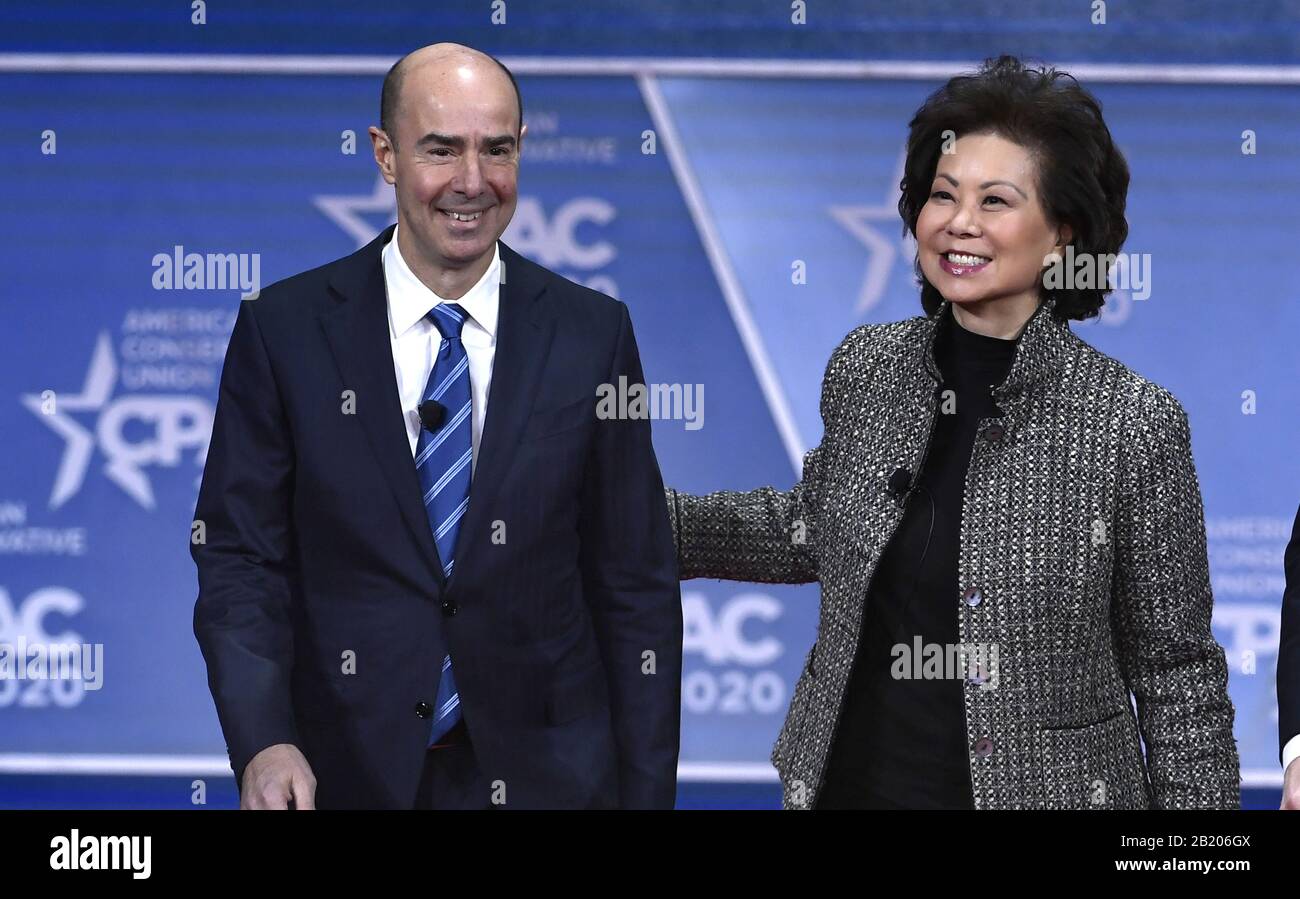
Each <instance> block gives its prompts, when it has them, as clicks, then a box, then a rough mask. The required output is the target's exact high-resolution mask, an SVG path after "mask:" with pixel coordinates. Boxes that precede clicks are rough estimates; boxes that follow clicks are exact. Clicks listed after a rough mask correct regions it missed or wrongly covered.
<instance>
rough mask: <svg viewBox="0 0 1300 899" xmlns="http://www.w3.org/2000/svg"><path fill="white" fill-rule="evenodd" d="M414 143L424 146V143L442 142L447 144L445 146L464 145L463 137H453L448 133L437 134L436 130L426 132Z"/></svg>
mask: <svg viewBox="0 0 1300 899" xmlns="http://www.w3.org/2000/svg"><path fill="white" fill-rule="evenodd" d="M415 143H416V146H424V145H425V144H442V145H443V146H447V147H463V146H465V140H464V138H460V137H453V136H452V135H450V134H439V133H438V132H436V131H430V132H429V133H428V134H426V135H425V136H424V137H422V138H420V139H419V140H417V141H416V142H415Z"/></svg>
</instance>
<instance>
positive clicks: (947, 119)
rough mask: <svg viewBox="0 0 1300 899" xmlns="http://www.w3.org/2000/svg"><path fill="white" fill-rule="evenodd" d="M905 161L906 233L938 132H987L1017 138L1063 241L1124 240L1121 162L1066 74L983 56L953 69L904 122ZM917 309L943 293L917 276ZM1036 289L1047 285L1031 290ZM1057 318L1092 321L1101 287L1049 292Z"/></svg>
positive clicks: (931, 305) (1087, 244)
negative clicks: (966, 71) (969, 69)
mask: <svg viewBox="0 0 1300 899" xmlns="http://www.w3.org/2000/svg"><path fill="white" fill-rule="evenodd" d="M909 128H910V133H909V134H908V138H907V160H906V162H905V165H904V169H903V180H902V182H900V184H899V188H900V189H901V190H902V196H900V197H899V199H898V213H899V215H901V216H902V217H903V226H904V229H905V232H911V234H912V236H913V237H915V236H916V220H917V218H918V217H919V216H920V214H921V207H922V206H924V205H925V203H926V201H927V200H928V199H929V196H930V191H931V187H932V185H933V183H934V173H935V169H936V168H937V166H938V164H939V154H940V152H941V150H942V147H943V142H944V138H945V137H946V136H948V135H946V134H945V132H952V136H954V137H961V136H962V135H965V134H990V133H991V134H997V135H1000V136H1001V137H1003V138H1005V139H1007V140H1009V141H1011V142H1013V143H1016V144H1019V145H1020V146H1022V147H1024V148H1025V149H1027V150H1029V152H1030V153H1031V154H1032V156H1033V157H1034V159H1035V161H1036V162H1037V165H1038V184H1037V186H1038V192H1039V196H1040V197H1041V199H1042V204H1043V211H1044V212H1045V213H1046V215H1047V219H1048V221H1049V222H1051V223H1052V224H1053V225H1062V224H1068V225H1069V226H1070V228H1071V229H1072V230H1073V232H1074V234H1073V238H1072V239H1071V241H1070V244H1071V245H1072V246H1073V247H1074V253H1075V255H1076V257H1077V256H1078V255H1079V254H1081V253H1090V254H1107V255H1109V254H1113V253H1118V252H1119V250H1120V248H1121V247H1122V246H1123V245H1124V240H1125V239H1126V238H1127V237H1128V221H1127V220H1126V219H1125V218H1124V204H1125V201H1126V199H1127V196H1128V181H1129V173H1128V163H1127V162H1125V161H1124V155H1123V154H1122V153H1120V151H1119V148H1118V147H1116V146H1115V142H1114V140H1113V139H1112V138H1111V136H1110V129H1109V128H1107V127H1106V122H1105V121H1104V120H1103V119H1102V116H1101V103H1100V102H1098V100H1097V98H1096V97H1094V96H1093V95H1092V94H1091V93H1089V92H1088V91H1087V90H1085V89H1084V88H1083V87H1081V86H1080V85H1079V83H1078V82H1077V81H1076V80H1075V79H1074V78H1073V77H1072V76H1071V75H1069V74H1068V73H1066V72H1061V71H1058V70H1056V69H1054V68H1046V67H1038V68H1033V67H1027V66H1025V64H1024V63H1022V62H1021V61H1020V60H1019V59H1017V58H1016V57H1014V56H999V57H998V58H997V59H988V60H985V62H984V64H983V66H981V67H980V69H979V71H978V72H976V73H974V74H972V75H959V76H957V77H955V78H952V79H951V80H949V81H948V83H947V84H945V85H944V86H943V87H941V88H939V89H938V90H937V91H935V92H934V93H933V94H931V95H930V96H929V97H928V98H927V99H926V101H925V103H923V104H922V105H921V108H920V109H918V110H917V111H916V115H915V116H913V117H912V121H911V123H910V125H909ZM915 265H916V275H917V279H918V281H919V283H920V285H921V306H922V308H924V309H925V313H926V315H933V314H934V313H935V311H936V310H938V308H939V306H940V304H941V303H942V302H943V297H942V296H941V295H940V293H939V291H938V290H936V289H935V287H934V285H932V284H931V283H930V282H929V281H927V280H926V279H925V276H924V275H923V274H922V273H921V262H920V258H919V256H918V258H917V259H916V260H915ZM1040 291H1041V292H1042V293H1043V294H1044V295H1046V293H1048V292H1049V291H1047V290H1046V288H1043V287H1041V285H1040ZM1050 293H1052V294H1053V295H1054V296H1055V299H1056V306H1055V309H1054V314H1055V315H1056V316H1057V317H1059V318H1061V319H1062V320H1064V319H1068V318H1072V319H1078V320H1083V319H1087V318H1092V317H1093V316H1095V315H1097V313H1098V312H1099V311H1100V309H1101V306H1102V303H1103V302H1104V299H1105V296H1106V294H1107V293H1109V289H1108V288H1107V287H1105V286H1102V287H1094V288H1087V289H1061V290H1053V291H1050Z"/></svg>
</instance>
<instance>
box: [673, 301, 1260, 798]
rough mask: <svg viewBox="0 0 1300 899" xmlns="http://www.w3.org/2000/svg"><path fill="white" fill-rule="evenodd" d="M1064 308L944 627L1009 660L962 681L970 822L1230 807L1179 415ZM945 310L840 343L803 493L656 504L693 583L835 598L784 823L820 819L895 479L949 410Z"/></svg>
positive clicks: (981, 458)
mask: <svg viewBox="0 0 1300 899" xmlns="http://www.w3.org/2000/svg"><path fill="white" fill-rule="evenodd" d="M1053 307H1054V302H1053V300H1052V299H1050V298H1048V299H1047V300H1045V301H1043V302H1042V303H1041V304H1040V305H1039V307H1038V309H1037V310H1036V311H1035V312H1034V314H1033V316H1032V317H1031V318H1030V319H1029V321H1028V322H1027V323H1026V325H1025V328H1024V330H1023V332H1022V336H1021V339H1020V343H1019V345H1018V347H1017V349H1016V353H1015V358H1014V359H1013V361H1012V364H1011V368H1010V371H1009V373H1008V375H1007V378H1006V380H1005V381H1004V382H1003V383H1002V384H1001V385H997V386H996V387H995V388H994V389H993V391H992V393H993V398H994V401H995V403H996V406H997V409H998V411H999V412H1001V413H1002V415H1001V417H1000V418H986V419H982V420H981V421H980V423H979V430H978V431H977V436H976V438H975V445H974V448H973V450H972V452H971V459H970V466H969V470H968V472H967V476H966V486H965V493H964V500H963V509H962V521H961V537H960V550H959V558H958V591H959V592H958V594H957V595H954V596H953V597H952V598H951V602H952V614H954V615H956V616H958V621H959V627H960V635H961V643H962V644H963V645H967V646H984V647H991V646H996V664H997V670H996V672H994V673H995V674H996V676H995V677H988V676H982V677H968V676H966V669H965V668H963V669H962V675H961V676H963V678H964V684H963V689H964V696H965V700H964V705H965V718H966V735H967V746H968V761H969V765H970V778H971V786H972V792H973V795H974V801H975V808H977V809H1022V808H1023V809H1031V808H1033V809H1037V808H1046V809H1110V808H1114V809H1133V808H1238V807H1239V805H1240V769H1239V762H1238V756H1237V747H1236V743H1235V741H1234V739H1233V735H1232V723H1233V707H1232V702H1231V700H1230V699H1229V697H1228V672H1227V666H1226V663H1225V658H1224V653H1223V649H1222V648H1221V647H1220V646H1219V644H1218V643H1217V642H1216V641H1215V639H1214V636H1213V635H1212V634H1211V632H1210V614H1211V609H1212V604H1213V599H1212V596H1211V592H1210V580H1209V571H1208V565H1207V560H1206V549H1205V521H1204V513H1203V510H1202V505H1201V494H1200V487H1199V485H1198V482H1197V477H1196V470H1195V468H1194V466H1193V462H1192V452H1191V439H1190V433H1189V429H1188V423H1187V416H1186V414H1185V413H1184V411H1183V408H1182V406H1181V405H1180V404H1179V402H1178V401H1177V400H1176V399H1175V398H1174V397H1173V395H1172V394H1170V393H1169V392H1168V391H1167V390H1165V389H1163V388H1161V387H1159V386H1157V385H1156V384H1153V383H1151V382H1150V381H1147V380H1145V379H1143V378H1142V377H1140V376H1138V375H1137V374H1135V373H1134V372H1132V371H1131V370H1129V369H1128V368H1126V367H1125V366H1124V365H1122V364H1121V363H1119V362H1117V361H1115V360H1114V359H1111V358H1110V357H1108V356H1106V355H1104V354H1103V353H1101V352H1100V351H1098V350H1096V349H1094V348H1093V347H1091V346H1089V345H1088V344H1087V343H1085V342H1084V341H1083V340H1081V339H1080V338H1079V337H1078V336H1076V335H1075V334H1074V333H1073V332H1072V331H1071V330H1070V328H1069V325H1068V322H1065V321H1061V320H1058V319H1056V318H1055V317H1054V316H1053V315H1052V310H1053ZM951 315H952V312H951V307H950V304H948V303H946V302H945V303H943V304H942V305H941V307H940V308H939V310H938V311H937V312H936V313H935V314H934V315H932V316H929V317H917V318H913V319H909V320H907V321H902V322H894V323H889V324H873V325H864V326H862V327H859V328H857V329H856V330H854V331H853V332H852V333H850V334H849V335H848V337H847V338H845V340H844V341H843V343H841V344H840V346H839V347H838V348H837V349H836V350H835V352H834V353H833V354H832V356H831V359H830V362H829V363H828V365H827V367H826V374H825V378H824V380H823V382H822V396H821V416H822V422H823V425H824V432H823V437H822V440H821V444H820V445H819V446H817V447H816V448H815V449H813V450H812V451H811V452H809V453H808V454H807V455H806V456H805V458H804V463H803V473H802V477H801V479H800V481H799V483H798V484H796V485H795V486H794V487H793V489H791V490H788V491H784V492H782V491H778V490H774V489H772V488H771V487H763V488H760V489H758V490H753V491H750V492H745V493H738V492H730V491H727V492H720V493H712V494H709V495H707V496H690V495H686V494H681V493H677V492H676V491H674V490H672V489H671V488H670V489H668V490H667V491H666V498H667V501H668V504H669V512H670V518H671V520H672V523H673V527H674V539H675V540H676V544H677V552H678V563H679V566H680V576H681V577H682V579H688V578H697V577H706V578H724V579H727V580H740V581H754V582H760V583H784V584H800V583H810V582H812V581H818V582H820V584H821V608H820V615H819V620H818V626H817V639H816V642H815V643H814V644H813V646H812V648H811V649H809V651H808V654H807V658H806V661H805V663H804V667H803V670H802V673H801V674H800V676H799V679H798V682H797V684H796V686H795V690H794V695H793V698H792V699H791V702H790V707H789V711H788V712H787V715H786V719H785V724H784V726H783V727H782V729H781V732H780V735H779V736H778V738H777V740H776V745H775V746H774V748H773V750H772V763H773V765H775V767H776V769H777V771H778V773H779V774H780V776H781V782H782V787H783V789H782V793H783V805H784V806H785V807H786V808H812V807H815V805H816V802H817V797H818V793H819V791H820V789H821V786H822V784H823V779H824V774H825V769H826V762H827V757H828V755H829V752H830V748H831V743H832V740H833V739H834V737H835V730H836V725H837V723H838V720H839V716H840V710H841V708H842V705H843V701H844V693H845V687H846V685H847V683H848V681H849V675H850V673H851V671H852V669H853V663H854V656H855V654H856V651H857V647H858V636H859V630H860V628H861V625H862V620H863V609H864V606H865V603H866V602H867V601H868V597H869V595H870V592H869V587H870V583H871V577H872V574H873V572H874V571H875V568H876V565H877V562H878V561H879V559H880V557H881V553H882V551H883V550H884V549H885V546H886V544H887V543H888V542H889V540H890V538H891V537H892V535H893V533H894V531H895V529H896V528H897V526H898V524H899V522H900V520H901V518H902V516H903V511H904V508H905V502H906V497H905V496H900V497H898V498H895V496H894V495H892V494H891V491H890V490H889V482H890V478H891V475H893V473H894V472H895V471H897V470H898V469H905V470H906V471H907V472H909V473H915V472H918V471H920V470H921V468H922V462H923V460H924V457H925V454H926V451H927V448H928V443H929V437H930V434H931V432H932V430H933V427H934V423H935V416H936V415H937V414H940V413H939V400H940V398H941V397H942V395H943V390H944V387H943V384H942V375H941V372H940V370H939V367H938V365H937V363H936V362H935V358H934V352H933V350H934V337H935V334H936V331H937V326H938V324H939V322H940V321H941V320H942V319H944V318H945V317H951ZM893 493H894V494H897V493H900V491H898V490H897V489H895V490H894V491H893ZM990 657H991V656H985V658H986V659H988V658H990ZM977 674H984V675H987V672H977ZM981 681H982V682H981ZM1135 704H1136V715H1135V713H1134V705H1135ZM1139 734H1140V736H1141V739H1142V740H1143V741H1144V742H1145V745H1146V752H1145V755H1144V754H1143V750H1142V745H1141V744H1140V743H1139Z"/></svg>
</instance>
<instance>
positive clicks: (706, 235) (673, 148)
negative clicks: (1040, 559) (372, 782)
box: [636, 75, 805, 478]
mask: <svg viewBox="0 0 1300 899" xmlns="http://www.w3.org/2000/svg"><path fill="white" fill-rule="evenodd" d="M636 83H637V87H639V88H640V89H641V97H642V99H643V100H645V105H646V109H648V110H649V111H650V119H651V121H652V122H653V123H654V126H655V132H656V133H657V134H658V137H659V145H660V146H661V147H662V148H663V149H664V150H665V151H666V152H667V154H668V165H669V166H670V167H671V168H672V172H673V177H674V178H676V179H677V186H678V188H679V189H680V190H681V192H682V198H683V199H684V200H685V201H686V207H687V209H689V210H690V213H691V219H692V220H693V221H694V222H695V230H696V231H697V232H698V233H699V235H700V242H701V243H702V244H703V245H704V252H705V254H706V255H707V256H708V257H709V264H710V265H712V266H713V274H714V277H716V278H717V280H718V286H719V287H720V288H722V296H723V298H724V299H725V300H726V301H727V309H728V310H729V311H730V312H731V319H732V321H734V322H735V324H736V330H737V331H739V332H740V340H741V343H743V344H744V346H745V352H746V353H747V354H748V355H749V362H750V365H752V366H753V368H754V374H755V375H756V376H757V377H758V386H759V388H760V389H761V390H762V391H763V397H764V398H765V399H766V400H767V407H768V409H769V410H770V411H771V413H772V420H773V422H774V423H775V424H776V430H777V433H778V434H779V435H780V436H781V443H782V444H783V445H784V446H785V451H786V454H787V455H788V456H789V457H790V465H791V466H792V467H793V468H794V474H795V477H796V478H798V477H800V476H801V473H802V471H803V452H804V446H805V444H804V442H803V440H802V438H801V437H800V436H799V428H798V426H797V425H796V424H795V420H794V415H793V414H792V413H791V411H790V404H789V402H788V401H787V400H786V397H785V391H784V390H783V389H782V387H781V381H780V379H779V378H778V377H777V376H776V369H775V368H774V367H773V366H772V360H771V359H770V358H769V357H768V355H767V347H766V346H765V345H764V344H763V337H762V335H761V334H760V333H759V330H758V326H757V325H755V324H754V319H753V317H752V316H751V315H750V314H749V304H748V303H747V302H746V301H745V293H744V291H743V290H741V288H740V281H739V280H738V279H737V278H736V272H735V270H734V269H733V268H732V266H731V258H730V257H729V256H728V255H727V250H726V247H725V246H724V245H723V243H722V238H721V237H719V236H718V230H717V227H716V226H715V225H714V223H713V216H712V215H711V214H710V213H709V209H708V205H707V204H706V203H705V202H704V192H703V191H702V190H701V189H700V184H699V182H698V181H697V180H696V178H695V172H694V170H693V169H692V168H691V163H690V160H688V159H687V158H686V151H685V150H683V149H682V144H681V141H680V140H679V138H678V136H677V126H676V124H674V122H673V118H672V114H671V113H670V112H669V111H668V104H667V102H665V101H664V97H663V94H662V93H660V91H659V83H658V82H657V81H656V80H655V78H654V76H652V75H638V76H636Z"/></svg>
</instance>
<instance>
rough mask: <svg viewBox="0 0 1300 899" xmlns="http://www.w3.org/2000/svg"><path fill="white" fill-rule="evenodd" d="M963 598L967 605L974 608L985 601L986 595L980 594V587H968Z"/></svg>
mask: <svg viewBox="0 0 1300 899" xmlns="http://www.w3.org/2000/svg"><path fill="white" fill-rule="evenodd" d="M961 598H962V600H963V601H964V602H965V603H966V605H968V606H970V607H971V608H974V607H975V606H977V605H979V604H980V603H982V602H983V601H984V594H983V593H980V590H979V587H967V588H966V592H965V593H963V594H962V595H961Z"/></svg>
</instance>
